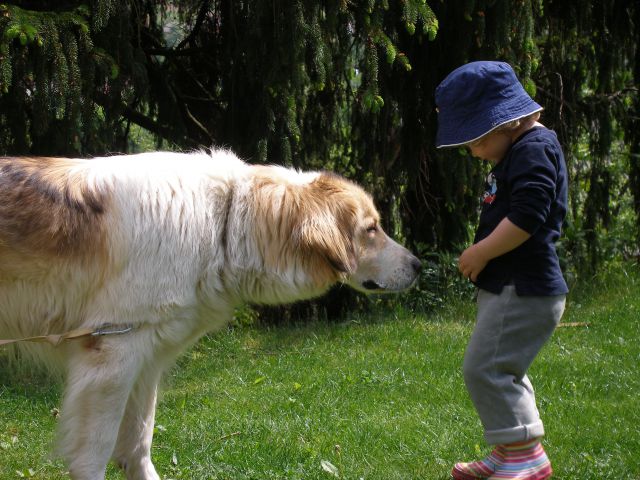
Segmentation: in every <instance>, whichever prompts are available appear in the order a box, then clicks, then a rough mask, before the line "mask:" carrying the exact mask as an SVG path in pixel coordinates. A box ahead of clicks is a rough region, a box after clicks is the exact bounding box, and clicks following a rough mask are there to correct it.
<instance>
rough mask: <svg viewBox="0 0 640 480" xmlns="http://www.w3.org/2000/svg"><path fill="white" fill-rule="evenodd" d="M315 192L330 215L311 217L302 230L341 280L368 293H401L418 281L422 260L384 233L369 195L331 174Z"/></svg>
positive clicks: (311, 247) (315, 184)
mask: <svg viewBox="0 0 640 480" xmlns="http://www.w3.org/2000/svg"><path fill="white" fill-rule="evenodd" d="M310 190H311V191H312V192H314V193H313V196H314V197H315V199H316V201H317V203H318V204H319V205H320V207H319V209H320V210H324V211H325V214H324V215H322V216H321V217H318V216H315V215H310V216H308V217H307V220H306V222H307V224H306V225H303V229H302V232H303V236H304V241H305V242H306V244H307V245H308V246H309V251H312V250H316V251H317V252H318V253H317V255H318V256H320V258H324V260H325V261H326V262H327V263H328V265H329V266H331V268H332V269H333V270H334V271H335V272H337V273H338V274H339V275H340V280H341V281H343V282H344V283H346V284H348V285H350V286H351V287H353V288H355V289H356V290H360V291H363V292H366V293H371V292H398V291H402V290H405V289H407V288H409V287H410V286H411V285H412V284H413V283H414V282H415V280H416V278H417V276H418V273H419V272H420V268H421V263H420V261H419V260H418V259H417V258H416V257H415V256H414V255H412V254H411V252H409V251H408V250H407V249H406V248H404V247H402V246H401V245H399V244H398V243H396V242H395V241H393V240H392V239H391V238H389V236H388V235H387V234H386V233H385V232H384V230H383V229H382V226H381V224H380V214H379V213H378V211H377V209H376V208H375V206H374V204H373V201H372V199H371V196H370V195H369V194H367V193H366V192H365V191H364V190H363V189H362V188H360V187H359V186H357V185H355V184H354V183H352V182H350V181H348V180H346V179H344V178H342V177H339V176H337V175H333V174H327V173H323V174H321V175H320V176H319V177H318V178H317V179H316V180H315V181H314V182H313V183H312V184H311V186H310ZM322 205H324V207H322ZM310 219H315V220H310Z"/></svg>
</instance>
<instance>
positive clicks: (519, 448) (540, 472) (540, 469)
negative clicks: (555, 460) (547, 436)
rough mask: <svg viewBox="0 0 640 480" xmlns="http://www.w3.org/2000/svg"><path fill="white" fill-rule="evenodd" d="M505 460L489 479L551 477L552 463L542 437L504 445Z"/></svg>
mask: <svg viewBox="0 0 640 480" xmlns="http://www.w3.org/2000/svg"><path fill="white" fill-rule="evenodd" d="M501 451H502V453H503V455H504V461H503V462H502V463H501V464H500V465H498V466H497V468H496V471H495V473H494V474H493V475H491V476H490V477H488V478H489V480H507V479H508V480H545V479H547V478H549V477H551V474H552V473H553V471H552V470H551V463H550V462H549V458H548V457H547V454H546V453H545V452H544V449H543V448H542V444H541V443H540V439H537V438H536V439H535V440H529V441H527V442H519V443H511V444H509V445H502V449H501Z"/></svg>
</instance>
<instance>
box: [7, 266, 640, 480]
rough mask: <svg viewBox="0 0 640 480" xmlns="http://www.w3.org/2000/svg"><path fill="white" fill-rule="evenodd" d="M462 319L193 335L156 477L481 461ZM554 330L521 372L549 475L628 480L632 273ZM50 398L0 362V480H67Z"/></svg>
mask: <svg viewBox="0 0 640 480" xmlns="http://www.w3.org/2000/svg"><path fill="white" fill-rule="evenodd" d="M627 268H628V269H629V270H631V268H630V267H627ZM473 312H474V308H473V304H472V302H471V300H470V299H462V300H456V301H455V302H453V305H450V306H449V307H447V308H444V309H441V310H439V311H437V312H434V313H430V314H427V315H425V314H418V313H411V312H401V311H398V312H397V313H395V314H388V313H387V314H379V315H373V316H367V317H357V318H353V319H351V320H350V321H347V322H345V323H342V324H330V325H329V324H326V323H314V324H309V325H304V326H296V327H278V328H239V329H235V330H229V331H225V332H223V333H221V334H218V335H215V336H212V337H210V338H207V339H205V340H204V341H201V342H200V343H199V344H198V346H197V347H196V348H195V349H193V350H192V351H190V352H188V353H187V354H186V355H185V356H184V357H183V358H182V359H181V361H180V363H179V365H178V366H177V367H176V368H175V369H174V370H173V371H172V372H171V375H170V376H169V378H168V379H167V384H166V386H165V389H164V394H163V395H162V399H161V402H160V405H159V409H158V415H157V429H156V430H157V431H156V436H155V442H154V449H153V455H154V459H155V463H156V466H157V468H158V470H159V472H160V473H161V475H162V477H163V478H171V479H176V480H177V479H233V480H243V479H305V480H307V479H331V478H336V476H339V477H340V478H345V479H356V480H357V479H360V478H363V479H385V480H392V479H418V478H422V479H446V478H448V474H449V471H450V469H451V466H452V464H453V463H454V462H455V461H457V460H463V459H467V460H468V459H473V458H475V457H477V456H479V455H482V454H484V453H485V452H486V451H487V449H486V446H485V445H484V444H483V440H482V434H481V428H480V425H479V421H478V420H477V417H476V415H475V413H474V410H473V407H472V406H471V403H470V401H469V399H468V397H467V394H466V391H465V388H464V385H463V381H462V375H461V364H462V355H463V351H464V347H465V344H466V339H467V337H468V335H469V333H470V331H471V328H472V326H473V316H474V313H473ZM563 322H581V323H587V324H588V325H587V326H584V325H579V326H567V327H563V328H560V329H558V330H557V332H556V333H555V335H554V337H553V338H552V340H551V341H550V343H549V344H548V345H547V346H546V347H545V349H544V350H543V352H542V353H541V355H540V356H539V357H538V359H537V361H536V363H535V364H534V366H533V367H532V369H531V371H530V376H531V379H532V381H533V383H534V386H535V387H536V393H537V398H538V404H539V407H540V410H541V413H542V416H543V419H544V421H545V425H546V428H547V437H546V440H545V445H546V448H547V452H548V454H549V456H550V458H551V460H552V462H553V465H554V469H555V472H556V475H555V477H554V478H558V479H580V480H587V479H593V480H596V479H598V480H602V479H616V480H621V479H623V480H625V479H629V480H638V479H640V432H639V429H640V379H639V373H640V372H639V368H638V365H639V364H640V273H639V272H638V271H637V269H635V270H632V271H631V273H629V274H628V275H625V274H624V272H622V273H620V272H616V274H615V275H612V276H610V278H609V279H608V280H606V281H603V280H594V285H593V286H590V287H585V288H582V289H580V290H579V291H577V292H575V293H572V295H571V296H570V298H569V302H568V307H567V311H566V313H565V317H564V319H563ZM59 393H60V391H59V388H58V387H56V386H55V385H54V384H51V383H47V382H44V383H43V382H42V380H40V381H39V380H38V379H37V377H32V378H27V379H24V380H21V379H19V378H17V376H16V375H13V374H10V373H9V372H8V370H7V368H6V358H4V357H2V356H0V479H3V480H4V479H12V478H21V477H20V475H22V476H24V477H29V476H30V475H32V476H33V478H39V479H47V480H49V479H62V478H66V477H65V475H64V468H63V467H62V465H61V464H60V463H59V462H57V461H52V460H50V459H49V457H48V453H47V452H48V448H49V445H50V444H51V443H52V442H53V441H54V437H53V431H54V426H55V418H54V415H52V413H51V411H52V409H54V408H55V407H56V406H57V405H58V401H59ZM29 469H31V472H32V473H30V472H29ZM17 470H18V471H20V472H21V474H18V473H17V472H16V471H17ZM331 470H333V471H334V472H335V474H332V473H330V472H329V471H331ZM108 478H109V479H120V478H122V477H121V476H120V474H119V473H117V472H116V471H115V469H114V470H110V472H109V475H108Z"/></svg>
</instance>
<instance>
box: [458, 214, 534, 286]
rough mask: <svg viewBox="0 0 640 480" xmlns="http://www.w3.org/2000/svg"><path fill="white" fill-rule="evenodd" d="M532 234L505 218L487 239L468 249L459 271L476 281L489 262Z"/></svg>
mask: <svg viewBox="0 0 640 480" xmlns="http://www.w3.org/2000/svg"><path fill="white" fill-rule="evenodd" d="M530 237H531V234H529V233H528V232H526V231H525V230H523V229H521V228H520V227H517V226H516V225H515V224H514V223H512V222H511V220H509V219H508V218H506V217H505V218H504V219H503V220H502V221H501V222H500V223H499V224H498V226H497V227H496V228H495V230H494V231H493V232H491V234H490V235H489V236H488V237H486V238H485V239H483V240H481V241H479V242H478V243H476V244H474V245H472V246H470V247H469V248H467V249H466V250H465V251H464V252H462V254H461V255H460V258H459V259H458V269H459V270H460V272H461V273H462V275H464V276H465V277H466V278H469V279H470V280H472V281H474V282H475V281H476V279H477V278H478V275H479V274H480V272H481V271H482V270H483V269H484V267H485V266H486V265H487V263H488V262H489V260H491V259H493V258H496V257H499V256H500V255H504V254H505V253H507V252H510V251H511V250H513V249H514V248H516V247H518V246H520V245H522V244H523V243H524V242H526V241H527V240H528V239H529V238H530Z"/></svg>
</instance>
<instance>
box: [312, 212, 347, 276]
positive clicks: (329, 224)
mask: <svg viewBox="0 0 640 480" xmlns="http://www.w3.org/2000/svg"><path fill="white" fill-rule="evenodd" d="M336 210H338V211H336ZM339 210H340V208H338V209H335V208H333V209H331V210H327V211H325V212H322V213H320V212H314V213H311V214H310V215H308V216H307V217H306V218H304V220H303V221H302V224H301V228H300V243H301V247H302V250H303V251H305V252H306V253H308V254H311V255H315V256H317V257H319V258H320V259H322V260H324V262H326V263H327V264H328V265H329V266H330V267H331V268H332V269H333V270H335V271H337V272H339V273H347V274H348V273H352V272H354V271H355V270H356V268H357V264H356V253H355V244H354V235H355V214H354V215H353V216H352V215H349V214H348V212H340V211H339ZM349 217H352V218H349Z"/></svg>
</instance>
